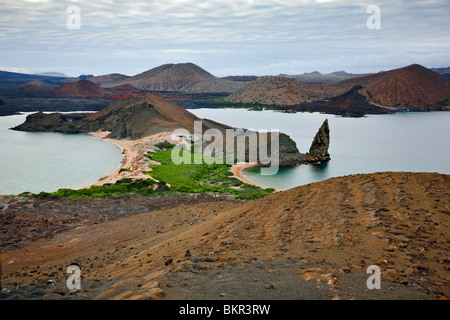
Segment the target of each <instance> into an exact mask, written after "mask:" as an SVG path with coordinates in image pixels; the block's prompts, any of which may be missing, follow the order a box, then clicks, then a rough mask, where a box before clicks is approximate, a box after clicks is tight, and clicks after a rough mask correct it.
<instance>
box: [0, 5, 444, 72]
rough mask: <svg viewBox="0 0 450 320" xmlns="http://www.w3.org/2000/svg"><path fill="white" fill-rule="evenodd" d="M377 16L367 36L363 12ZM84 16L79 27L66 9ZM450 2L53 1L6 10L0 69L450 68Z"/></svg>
mask: <svg viewBox="0 0 450 320" xmlns="http://www.w3.org/2000/svg"><path fill="white" fill-rule="evenodd" d="M372 4H376V5H378V6H379V7H380V8H381V29H380V30H369V29H367V27H366V20H367V19H368V17H369V14H367V13H366V9H367V7H368V6H369V5H372ZM70 5H77V6H79V7H80V9H81V29H79V30H69V29H68V28H67V26H66V20H67V18H68V15H67V13H66V9H67V8H68V7H69V6H70ZM449 13H450V3H449V2H448V1H445V0H441V1H439V0H435V1H399V0H397V1H378V2H377V3H373V2H372V1H343V0H336V1H333V0H329V1H326V0H322V1H306V0H302V1H295V0H294V1H293V0H289V1H288V0H282V1H269V0H253V1H252V0H230V1H218V0H212V1H211V0H208V1H198V0H197V1H189V0H165V1H134V2H129V1H121V0H115V1H114V0H97V1H85V0H80V1H54V0H47V1H45V0H33V1H32V0H28V1H25V0H14V1H12V0H11V1H2V2H1V3H0V14H1V17H2V19H0V69H3V70H11V71H22V72H24V71H25V72H30V73H34V72H44V71H60V72H64V73H66V74H69V75H72V76H76V75H79V74H82V73H90V74H96V75H99V74H107V73H112V72H120V73H124V74H128V75H133V74H136V73H140V72H142V71H144V70H147V69H150V68H152V67H155V66H158V65H160V64H163V63H169V62H174V63H176V62H187V61H189V62H193V63H196V64H198V65H200V66H202V67H203V68H205V69H206V70H208V71H210V72H211V73H213V74H214V75H216V76H226V75H231V74H254V75H266V74H279V73H289V74H295V73H303V72H311V71H315V70H318V71H320V72H332V71H336V70H346V71H348V72H359V73H362V72H377V71H380V70H387V69H391V68H395V67H401V66H405V65H408V64H412V63H419V64H422V65H424V66H426V67H439V66H448V65H450V34H449V33H448V30H450V21H449V19H448V14H449Z"/></svg>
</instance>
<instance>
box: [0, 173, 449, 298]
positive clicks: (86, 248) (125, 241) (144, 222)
mask: <svg viewBox="0 0 450 320" xmlns="http://www.w3.org/2000/svg"><path fill="white" fill-rule="evenodd" d="M449 195H450V176H448V175H442V174H437V173H405V172H398V173H375V174H364V175H352V176H347V177H339V178H333V179H329V180H326V181H323V182H319V183H313V184H309V185H306V186H301V187H297V188H294V189H291V190H288V191H284V192H279V193H274V194H272V195H270V196H267V197H265V198H263V199H259V200H254V201H249V202H245V203H236V202H232V201H226V200H224V199H221V200H222V201H216V202H214V204H213V202H205V203H198V204H194V203H192V204H187V203H186V204H184V205H182V203H180V204H181V206H178V207H170V208H166V209H163V208H161V207H159V208H160V209H161V210H159V211H151V210H148V211H151V212H148V213H142V214H136V215H132V216H128V217H125V218H118V219H117V217H116V219H114V220H111V221H104V220H103V221H101V220H98V221H97V224H91V225H88V224H81V222H80V225H82V226H83V227H82V228H76V229H74V230H72V231H65V232H62V233H57V234H54V235H53V237H52V238H48V239H41V240H38V241H35V242H33V243H31V244H28V245H26V246H25V247H22V248H20V249H15V250H8V251H4V252H3V254H2V256H1V258H2V260H3V286H4V287H5V288H6V289H7V290H9V291H10V292H9V293H6V292H5V293H2V294H1V295H0V297H1V298H3V299H12V298H20V297H28V298H34V299H42V298H44V299H95V298H97V299H161V298H166V299H179V298H182V299H245V298H247V299H311V298H313V299H338V298H341V299H442V298H449V297H450V288H449V280H450V272H449V258H448V253H449V249H450V248H449V245H450V244H449V240H448V239H449V238H448V236H449V231H450V230H449V228H450V224H449V222H450V221H449V220H450V197H449ZM129 200H130V202H129V203H127V205H128V206H129V204H132V203H133V202H132V201H133V199H129ZM3 201H4V202H6V203H5V204H4V208H5V206H6V209H3V210H2V211H0V215H2V216H4V215H8V214H10V211H11V210H14V216H16V217H19V216H24V215H26V214H27V213H28V212H30V208H32V209H31V211H38V209H39V208H43V209H45V208H47V207H48V208H51V210H41V215H42V216H43V218H45V217H46V216H47V215H50V214H51V218H52V219H58V217H61V216H62V215H61V214H60V213H64V214H70V213H69V212H68V211H67V210H68V208H71V209H72V216H73V217H74V219H76V218H77V216H78V214H77V212H78V211H79V210H78V209H77V206H76V205H73V206H67V203H65V204H64V205H59V202H60V201H65V202H67V201H69V200H58V199H49V200H39V199H21V198H14V199H9V200H8V199H3ZM76 201H78V200H74V201H73V202H74V204H76ZM134 201H136V200H134ZM158 201H159V203H160V205H161V204H162V202H161V201H160V200H158ZM205 201H207V200H205ZM46 202H48V203H46ZM81 202H83V206H86V205H87V204H88V202H87V200H86V199H81V200H80V203H81ZM96 202H97V203H99V204H96ZM103 202H110V199H98V200H95V201H93V200H92V203H91V206H92V208H95V207H97V206H101V205H100V204H101V203H103ZM135 203H136V204H137V203H139V202H138V201H136V202H135ZM144 206H146V207H147V208H148V206H151V203H150V202H148V201H147V202H146V204H145V205H144ZM77 210H78V211H77ZM80 210H81V209H80ZM83 210H84V209H83ZM83 210H82V211H83ZM125 210H126V209H125ZM144 210H145V208H144ZM50 211H52V213H50ZM11 212H12V211H11ZM103 215H104V216H107V212H103ZM48 218H49V219H50V216H49V217H48ZM78 219H79V220H80V221H81V220H82V219H84V218H83V215H81V216H79V218H78ZM41 220H42V221H44V219H41ZM52 222H53V223H55V220H52ZM15 223H23V219H22V220H19V221H18V222H17V221H16V220H10V227H9V228H13V227H14V224H15ZM49 223H50V221H49ZM73 225H74V226H75V225H76V224H73ZM38 228H45V225H40V226H39V227H38ZM48 236H49V237H50V235H48ZM72 263H76V264H78V266H79V267H80V268H81V270H82V275H81V276H82V290H81V291H79V292H77V293H75V294H72V295H70V294H69V291H68V290H67V289H66V287H65V281H66V278H67V275H66V274H65V270H66V268H67V266H68V265H69V264H72ZM370 265H377V266H379V268H380V270H381V289H379V290H369V289H368V288H367V287H366V281H367V278H368V277H369V274H367V273H366V270H367V268H368V267H369V266H370ZM48 280H54V281H56V286H55V287H53V286H47V282H48Z"/></svg>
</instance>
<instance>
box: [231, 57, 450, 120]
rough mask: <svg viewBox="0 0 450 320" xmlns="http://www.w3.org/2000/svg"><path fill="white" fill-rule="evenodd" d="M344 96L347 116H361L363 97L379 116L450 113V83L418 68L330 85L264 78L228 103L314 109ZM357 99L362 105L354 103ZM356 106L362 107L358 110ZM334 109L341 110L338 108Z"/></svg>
mask: <svg viewBox="0 0 450 320" xmlns="http://www.w3.org/2000/svg"><path fill="white" fill-rule="evenodd" d="M355 87H360V89H359V90H358V92H359V94H350V95H349V94H347V93H348V92H349V91H350V90H351V89H352V88H355ZM352 92H353V91H352ZM353 93H354V92H353ZM340 95H344V96H343V97H340V98H339V99H338V100H339V101H341V102H342V101H343V100H347V101H346V103H344V105H345V106H346V110H345V112H354V111H356V112H357V113H359V112H360V111H361V110H362V109H361V108H360V106H361V103H362V102H363V101H362V100H361V96H363V97H366V98H367V103H364V104H365V106H364V109H365V110H366V111H371V110H370V108H371V107H370V108H367V107H368V106H369V104H371V105H373V106H374V107H375V109H374V110H372V111H374V112H375V113H378V111H379V110H378V109H379V108H384V109H386V110H390V111H392V110H407V109H409V110H450V81H449V80H447V79H446V78H444V77H442V76H441V75H439V74H437V73H436V72H434V71H432V70H430V69H427V68H425V67H422V66H420V65H418V64H413V65H410V66H407V67H404V68H400V69H394V70H390V71H384V72H379V73H377V74H372V75H368V76H362V77H358V78H353V79H349V80H344V81H340V82H337V83H333V84H326V85H319V84H307V83H301V82H298V81H294V80H291V79H288V78H286V77H260V78H258V79H257V80H255V81H253V82H250V83H249V84H247V85H246V86H245V87H244V88H243V89H241V90H239V91H237V92H235V93H233V94H232V95H230V96H229V97H228V98H227V100H229V101H230V102H238V103H239V102H240V103H257V104H269V105H278V106H295V105H299V104H305V103H309V104H310V105H309V106H308V108H309V107H313V106H312V105H311V103H315V102H317V101H324V102H326V101H327V100H329V99H331V98H335V97H339V96H340ZM344 98H345V99H344ZM353 98H356V99H357V100H358V101H353V102H352V101H351V100H352V99H353ZM317 106H319V104H317ZM353 106H358V108H357V110H356V109H355V110H354V108H353ZM322 107H323V104H321V106H320V108H319V109H314V108H313V109H312V111H319V110H321V108H322ZM334 109H337V107H336V106H334ZM337 111H339V110H337ZM341 111H344V110H341Z"/></svg>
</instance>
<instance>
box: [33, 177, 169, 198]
mask: <svg viewBox="0 0 450 320" xmlns="http://www.w3.org/2000/svg"><path fill="white" fill-rule="evenodd" d="M168 190H169V188H168V186H166V184H165V183H164V182H159V183H158V182H156V181H154V180H153V179H138V180H133V179H131V178H123V179H121V180H119V181H117V182H116V183H114V184H112V183H106V184H104V185H102V186H91V187H90V188H86V189H79V190H73V189H59V190H58V191H56V192H51V193H48V192H41V193H39V194H37V196H38V197H44V198H48V197H58V198H69V199H79V198H103V197H108V196H117V195H123V194H130V193H133V194H139V195H142V196H152V195H158V194H160V193H161V192H163V191H168Z"/></svg>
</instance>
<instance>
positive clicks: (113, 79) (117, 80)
mask: <svg viewBox="0 0 450 320" xmlns="http://www.w3.org/2000/svg"><path fill="white" fill-rule="evenodd" d="M129 78H130V77H129V76H126V75H124V74H120V73H112V74H107V75H103V76H97V77H92V78H89V80H90V81H92V82H94V83H95V84H98V85H99V86H101V87H103V88H112V87H114V86H117V85H119V84H121V83H123V82H124V81H125V80H127V79H129Z"/></svg>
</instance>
